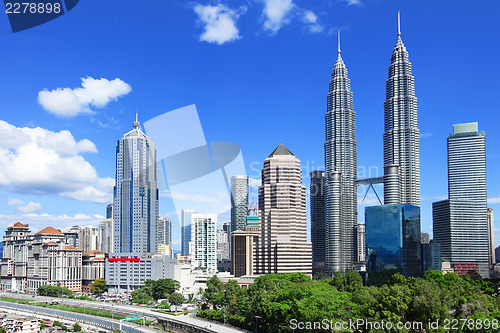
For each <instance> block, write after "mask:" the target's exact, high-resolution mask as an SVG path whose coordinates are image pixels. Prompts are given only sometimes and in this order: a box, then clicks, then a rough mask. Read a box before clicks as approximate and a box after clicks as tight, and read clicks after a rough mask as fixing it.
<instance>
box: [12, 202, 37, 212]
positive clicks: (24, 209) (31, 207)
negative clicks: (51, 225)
mask: <svg viewBox="0 0 500 333" xmlns="http://www.w3.org/2000/svg"><path fill="white" fill-rule="evenodd" d="M16 210H17V211H18V212H20V213H24V214H30V213H38V212H39V211H41V210H42V205H40V204H39V203H38V202H36V203H35V202H33V201H30V202H28V204H27V205H26V206H20V207H17V209H16Z"/></svg>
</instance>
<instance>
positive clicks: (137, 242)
mask: <svg viewBox="0 0 500 333" xmlns="http://www.w3.org/2000/svg"><path fill="white" fill-rule="evenodd" d="M133 126H134V129H133V130H132V131H130V132H128V133H126V134H125V135H124V137H123V138H122V139H120V140H119V141H118V143H117V146H116V178H115V187H114V200H113V248H114V252H118V253H120V252H138V253H145V252H156V222H157V220H158V189H157V182H156V148H155V145H154V143H153V142H152V141H151V138H149V137H147V136H146V135H145V134H144V133H143V132H142V131H141V123H139V122H138V121H137V120H136V121H135V122H134V124H133Z"/></svg>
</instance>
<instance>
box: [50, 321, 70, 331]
mask: <svg viewBox="0 0 500 333" xmlns="http://www.w3.org/2000/svg"><path fill="white" fill-rule="evenodd" d="M52 326H58V327H60V328H62V329H63V330H65V331H68V328H67V327H66V326H64V325H63V323H61V322H60V321H57V320H54V322H53V323H52Z"/></svg>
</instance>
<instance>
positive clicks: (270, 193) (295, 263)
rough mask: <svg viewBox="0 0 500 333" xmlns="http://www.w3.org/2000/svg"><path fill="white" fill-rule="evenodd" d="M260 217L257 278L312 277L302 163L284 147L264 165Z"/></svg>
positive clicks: (279, 147) (260, 190)
mask: <svg viewBox="0 0 500 333" xmlns="http://www.w3.org/2000/svg"><path fill="white" fill-rule="evenodd" d="M259 217H260V225H261V228H260V237H259V245H258V258H257V265H256V266H257V274H269V273H293V272H303V273H304V274H312V253H311V252H312V251H311V250H312V249H311V243H310V242H308V241H307V212H306V188H305V186H303V185H302V170H301V168H300V160H299V159H298V158H297V157H295V156H294V155H293V154H292V153H291V152H290V151H289V150H288V149H287V148H285V146H283V145H282V144H280V145H279V146H278V147H277V148H276V149H275V150H274V151H273V152H272V153H271V155H269V157H268V158H266V160H265V161H264V168H263V170H262V185H261V186H260V187H259Z"/></svg>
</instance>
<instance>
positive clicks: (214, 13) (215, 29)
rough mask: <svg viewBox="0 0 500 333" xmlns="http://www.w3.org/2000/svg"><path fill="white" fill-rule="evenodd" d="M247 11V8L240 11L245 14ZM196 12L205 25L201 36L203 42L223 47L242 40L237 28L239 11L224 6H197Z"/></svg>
mask: <svg viewBox="0 0 500 333" xmlns="http://www.w3.org/2000/svg"><path fill="white" fill-rule="evenodd" d="M245 10H246V8H245V7H242V8H241V9H240V11H243V12H244V11H245ZM194 11H195V13H196V14H197V15H198V17H199V19H200V21H201V22H202V23H203V24H204V25H205V31H204V32H203V33H202V34H201V35H200V40H201V41H204V42H208V43H216V44H219V45H222V44H224V43H227V42H231V41H234V40H237V39H240V38H241V37H240V35H239V31H238V27H237V26H236V21H237V20H238V18H239V16H240V13H239V11H236V10H233V9H230V8H228V7H226V6H224V5H222V4H218V5H216V6H212V5H206V6H203V5H200V4H197V5H196V6H195V7H194Z"/></svg>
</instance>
